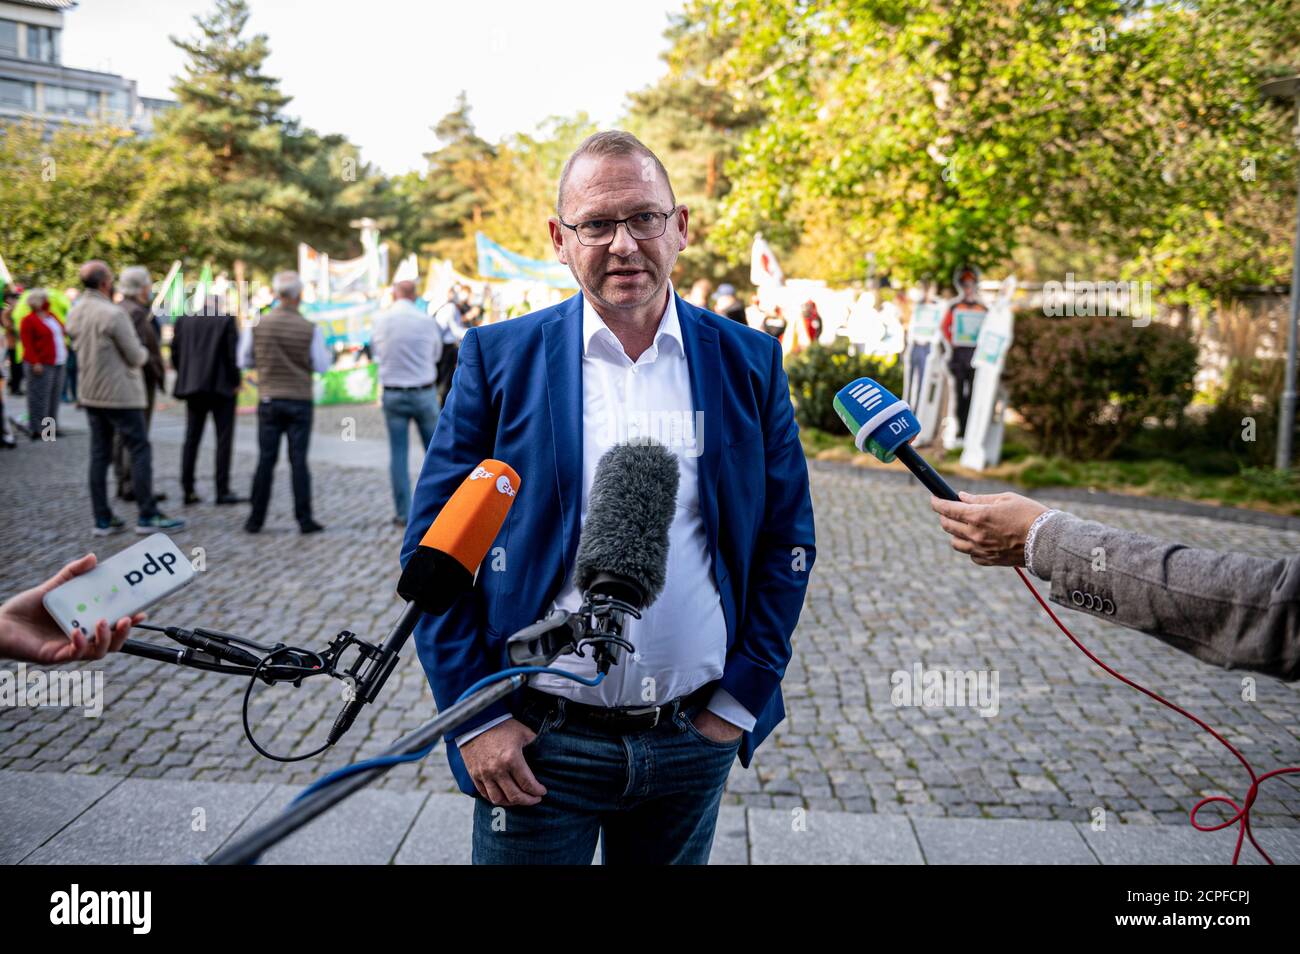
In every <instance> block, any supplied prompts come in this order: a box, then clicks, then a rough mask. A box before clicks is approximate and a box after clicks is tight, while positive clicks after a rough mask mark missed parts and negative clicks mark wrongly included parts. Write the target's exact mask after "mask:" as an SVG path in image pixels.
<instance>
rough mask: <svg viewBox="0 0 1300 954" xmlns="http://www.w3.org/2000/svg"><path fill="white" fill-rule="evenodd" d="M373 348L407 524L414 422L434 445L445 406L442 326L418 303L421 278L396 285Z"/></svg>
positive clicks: (397, 501) (397, 495)
mask: <svg viewBox="0 0 1300 954" xmlns="http://www.w3.org/2000/svg"><path fill="white" fill-rule="evenodd" d="M370 348H371V352H372V353H373V354H374V356H375V360H376V361H377V362H378V363H379V384H380V387H381V388H382V389H383V406H384V420H385V421H386V422H387V424H388V470H389V476H390V479H391V481H392V485H393V506H394V508H395V509H396V516H394V517H393V523H395V524H397V525H398V526H403V527H404V526H406V517H407V514H408V513H409V511H410V509H411V475H410V473H409V472H408V470H407V451H408V447H409V444H410V435H411V425H412V424H414V425H415V426H416V428H417V429H418V430H419V432H420V442H421V445H422V446H423V447H424V448H426V449H427V448H428V446H429V441H431V440H433V431H434V428H435V427H437V425H438V411H439V409H440V408H441V404H440V403H439V401H438V392H437V391H436V390H435V389H434V385H435V384H437V382H438V360H439V359H440V358H441V357H442V348H443V344H442V329H441V328H439V327H438V324H437V322H435V321H434V319H432V318H430V317H429V315H428V314H426V313H425V312H424V311H421V310H420V309H419V308H418V307H417V306H416V304H415V282H411V281H401V282H397V283H396V284H394V285H393V306H392V307H391V308H389V309H388V311H386V312H384V313H383V314H382V315H380V316H379V317H378V318H376V319H375V327H374V330H373V331H372V332H371V335H370Z"/></svg>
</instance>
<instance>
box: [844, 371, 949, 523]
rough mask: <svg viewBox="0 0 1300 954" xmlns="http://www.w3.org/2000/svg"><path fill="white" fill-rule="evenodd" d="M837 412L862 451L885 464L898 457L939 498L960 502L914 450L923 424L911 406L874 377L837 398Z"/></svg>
mask: <svg viewBox="0 0 1300 954" xmlns="http://www.w3.org/2000/svg"><path fill="white" fill-rule="evenodd" d="M835 413H836V414H838V415H839V417H840V420H841V421H843V422H844V426H845V427H847V428H848V429H849V432H850V433H852V434H853V440H854V443H855V444H857V446H858V450H860V451H863V452H864V453H868V454H871V455H872V456H873V457H875V458H876V459H877V460H880V461H882V462H883V463H886V464H888V463H891V462H892V461H893V460H894V458H895V457H897V458H898V459H899V460H900V461H902V462H903V464H904V466H906V467H907V469H908V470H910V471H911V472H912V473H913V474H915V475H916V479H917V480H919V481H920V482H921V483H922V484H924V485H925V488H926V489H927V490H929V491H930V493H932V494H934V495H935V496H936V497H942V498H944V499H945V500H957V499H959V498H958V497H957V492H956V491H954V490H953V489H952V488H951V487H949V486H948V482H947V481H946V480H944V479H943V478H942V477H940V476H939V474H938V472H937V471H936V470H935V469H934V468H933V467H931V466H930V465H929V463H927V462H926V460H925V458H923V457H922V456H921V455H920V454H918V453H917V452H916V451H915V450H913V449H912V445H911V443H910V441H911V440H912V439H913V438H915V437H916V435H917V434H920V433H921V425H920V423H919V422H918V421H917V419H916V415H915V414H913V413H912V409H911V408H910V407H908V406H907V402H906V401H904V400H902V399H900V398H896V397H894V395H892V394H890V393H889V392H888V391H886V390H885V389H884V388H882V387H881V386H880V385H879V384H877V383H876V382H875V381H873V380H871V379H870V378H858V379H857V380H856V381H854V382H852V383H851V384H846V385H845V386H844V387H842V388H840V390H839V393H838V394H836V395H835Z"/></svg>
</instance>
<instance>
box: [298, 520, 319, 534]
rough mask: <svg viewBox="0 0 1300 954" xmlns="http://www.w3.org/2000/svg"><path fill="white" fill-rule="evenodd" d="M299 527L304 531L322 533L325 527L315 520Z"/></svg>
mask: <svg viewBox="0 0 1300 954" xmlns="http://www.w3.org/2000/svg"><path fill="white" fill-rule="evenodd" d="M298 529H299V530H301V531H302V532H303V533H320V532H321V531H322V530H324V529H325V528H324V527H323V526H321V525H320V524H319V523H317V522H316V521H315V520H312V521H310V522H308V523H304V524H302V525H301V526H300V527H299V528H298Z"/></svg>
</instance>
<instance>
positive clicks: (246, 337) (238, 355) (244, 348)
mask: <svg viewBox="0 0 1300 954" xmlns="http://www.w3.org/2000/svg"><path fill="white" fill-rule="evenodd" d="M235 363H236V364H237V365H239V366H240V367H241V368H243V369H244V370H245V371H247V370H249V369H250V368H252V367H253V326H252V325H245V326H244V328H243V330H241V331H240V332H239V345H238V347H237V348H236V349H235Z"/></svg>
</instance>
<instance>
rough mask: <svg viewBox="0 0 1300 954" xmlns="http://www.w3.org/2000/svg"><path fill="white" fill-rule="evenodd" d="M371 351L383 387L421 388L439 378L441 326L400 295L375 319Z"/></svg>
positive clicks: (371, 337) (371, 336)
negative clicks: (391, 305)
mask: <svg viewBox="0 0 1300 954" xmlns="http://www.w3.org/2000/svg"><path fill="white" fill-rule="evenodd" d="M370 350H371V352H372V353H373V354H374V356H375V360H376V361H377V362H379V383H380V384H381V385H383V386H384V387H386V388H420V387H424V386H425V385H429V384H433V383H434V382H435V381H436V380H437V379H438V359H439V358H440V357H441V356H442V329H440V328H439V327H438V324H437V322H435V321H434V320H433V319H432V318H430V317H429V315H428V314H427V313H425V312H424V311H422V310H421V309H420V308H419V306H417V305H416V304H415V302H413V301H409V300H407V299H404V298H399V299H398V300H397V301H395V302H393V307H391V308H389V309H388V310H387V311H386V312H384V313H383V314H382V315H380V316H379V317H378V318H376V319H375V328H374V331H372V332H371V335H370Z"/></svg>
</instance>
